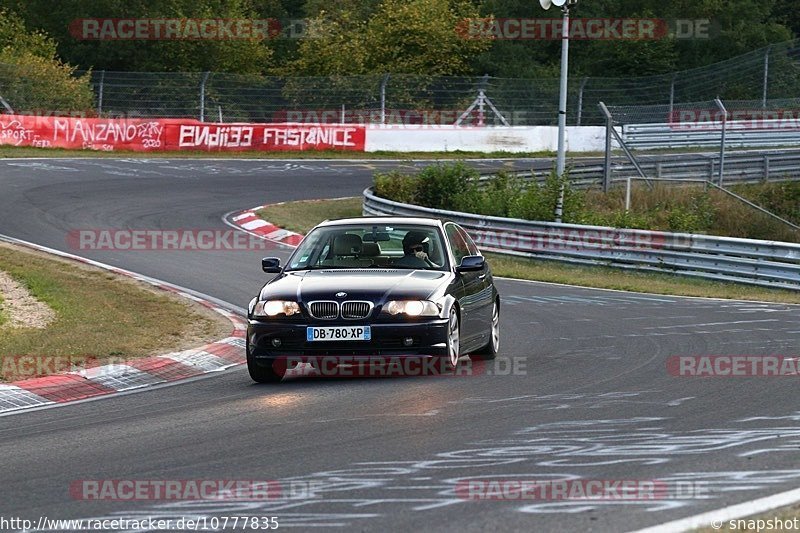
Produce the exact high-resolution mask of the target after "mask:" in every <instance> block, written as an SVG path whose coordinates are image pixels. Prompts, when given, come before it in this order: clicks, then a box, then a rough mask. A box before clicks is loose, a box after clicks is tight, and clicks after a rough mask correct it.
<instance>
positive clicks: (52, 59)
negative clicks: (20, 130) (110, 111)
mask: <svg viewBox="0 0 800 533" xmlns="http://www.w3.org/2000/svg"><path fill="white" fill-rule="evenodd" d="M55 54H56V45H55V42H54V41H53V40H52V39H50V38H49V37H48V36H47V35H45V34H44V33H42V32H29V31H27V30H26V29H25V26H24V24H23V22H22V20H21V19H20V18H19V17H17V16H16V15H15V14H14V13H11V12H9V11H6V10H0V83H2V92H1V93H0V95H2V96H3V98H4V99H5V100H6V101H7V102H8V103H9V104H10V105H11V106H12V107H13V108H14V110H15V111H17V112H31V111H73V110H79V111H85V110H87V109H91V108H92V99H93V95H92V90H91V87H90V85H89V75H88V74H87V75H84V76H81V77H75V76H74V73H75V69H74V68H73V67H70V66H69V65H66V64H64V63H62V62H61V61H59V60H58V59H57V58H56V56H55Z"/></svg>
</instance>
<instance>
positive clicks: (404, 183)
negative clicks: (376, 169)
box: [374, 170, 419, 204]
mask: <svg viewBox="0 0 800 533" xmlns="http://www.w3.org/2000/svg"><path fill="white" fill-rule="evenodd" d="M374 181H375V194H377V195H378V196H380V197H382V198H388V199H390V200H394V201H395V202H402V203H404V204H413V203H416V201H417V184H418V182H419V179H418V178H417V177H416V176H406V175H404V174H403V173H401V172H400V171H399V170H392V171H391V172H388V173H386V174H375V178H374Z"/></svg>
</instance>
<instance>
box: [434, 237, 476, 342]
mask: <svg viewBox="0 0 800 533" xmlns="http://www.w3.org/2000/svg"><path fill="white" fill-rule="evenodd" d="M444 230H445V235H446V236H447V241H448V243H449V244H450V250H451V251H452V252H453V259H454V261H455V264H454V266H458V265H459V264H460V263H461V260H462V259H463V258H464V257H465V256H468V255H470V251H469V246H468V245H467V241H466V240H465V239H464V233H463V230H461V228H459V227H458V226H457V225H455V224H453V223H452V222H449V223H447V224H445V227H444ZM459 230H461V231H459ZM481 274H482V272H480V271H475V272H462V273H460V274H458V276H459V278H460V279H461V283H462V290H463V292H462V294H461V297H460V298H458V304H459V307H460V308H461V343H462V345H463V346H464V348H465V349H471V348H474V345H475V343H476V341H477V340H478V339H479V338H480V335H481V334H482V332H483V329H484V327H483V326H482V325H481V322H482V320H481V313H480V311H481V302H480V292H481V288H482V286H483V279H482V278H481Z"/></svg>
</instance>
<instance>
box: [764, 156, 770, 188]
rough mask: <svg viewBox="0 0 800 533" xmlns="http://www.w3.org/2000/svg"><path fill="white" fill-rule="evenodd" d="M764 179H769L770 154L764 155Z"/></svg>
mask: <svg viewBox="0 0 800 533" xmlns="http://www.w3.org/2000/svg"><path fill="white" fill-rule="evenodd" d="M764 181H765V182H766V181H769V156H768V155H765V156H764Z"/></svg>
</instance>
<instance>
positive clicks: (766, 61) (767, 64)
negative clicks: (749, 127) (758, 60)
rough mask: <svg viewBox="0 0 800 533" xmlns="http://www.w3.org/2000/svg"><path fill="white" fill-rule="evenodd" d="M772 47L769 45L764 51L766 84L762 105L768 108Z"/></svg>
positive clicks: (763, 90)
mask: <svg viewBox="0 0 800 533" xmlns="http://www.w3.org/2000/svg"><path fill="white" fill-rule="evenodd" d="M771 51H772V47H771V46H768V47H767V51H766V52H764V85H763V88H762V91H761V107H762V108H763V109H766V108H767V90H768V89H769V53H770V52H771Z"/></svg>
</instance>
